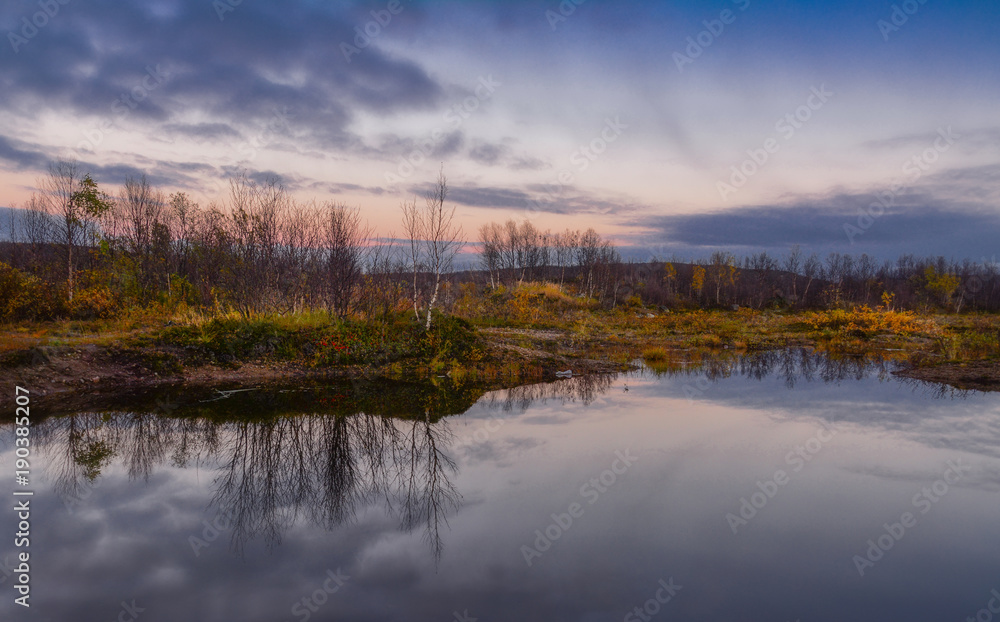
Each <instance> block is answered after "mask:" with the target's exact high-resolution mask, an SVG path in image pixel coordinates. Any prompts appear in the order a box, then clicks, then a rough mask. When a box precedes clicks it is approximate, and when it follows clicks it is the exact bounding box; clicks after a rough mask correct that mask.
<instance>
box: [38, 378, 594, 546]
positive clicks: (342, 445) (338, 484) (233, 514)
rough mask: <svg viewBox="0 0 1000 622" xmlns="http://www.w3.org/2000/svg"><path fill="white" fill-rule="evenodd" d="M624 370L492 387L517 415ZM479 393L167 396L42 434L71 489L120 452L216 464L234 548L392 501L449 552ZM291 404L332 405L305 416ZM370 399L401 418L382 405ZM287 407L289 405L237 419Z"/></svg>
mask: <svg viewBox="0 0 1000 622" xmlns="http://www.w3.org/2000/svg"><path fill="white" fill-rule="evenodd" d="M613 380H614V378H613V377H612V376H578V377H576V378H573V379H570V380H563V381H558V382H554V383H543V384H536V385H528V386H522V387H515V388H512V389H508V390H505V391H497V392H492V393H491V394H490V395H489V398H488V400H487V402H486V403H487V404H488V405H489V407H490V408H497V409H501V410H504V411H508V412H512V411H519V412H520V411H524V410H525V409H527V408H528V407H529V406H530V405H531V404H532V403H534V402H539V401H541V402H546V401H548V400H557V401H559V402H560V403H563V404H565V403H570V402H580V403H583V404H589V403H591V402H592V401H593V400H594V399H595V397H596V396H597V395H599V394H600V393H603V392H605V391H607V390H608V388H609V387H610V386H611V384H612V382H613ZM392 393H393V392H392V391H389V392H388V394H389V396H390V397H391V395H392ZM474 394H475V392H474V391H473V392H471V393H468V394H467V392H464V391H462V390H461V389H458V390H452V391H448V390H446V389H442V387H440V386H436V387H433V386H432V387H431V388H429V389H428V388H427V387H424V390H423V391H415V392H411V393H409V394H408V396H407V400H406V404H405V405H406V406H408V407H409V408H408V409H407V410H401V407H400V402H399V401H398V400H397V401H393V400H391V399H387V392H386V391H385V390H384V388H382V387H379V386H377V385H376V383H362V384H358V383H354V384H353V385H335V386H327V387H318V388H313V389H308V390H306V389H294V390H292V389H279V390H270V391H257V392H239V393H237V392H227V393H224V394H223V397H224V398H226V399H220V398H219V397H218V396H216V397H207V398H206V397H205V396H196V397H194V398H191V399H188V400H186V401H185V402H181V401H179V400H173V401H170V402H169V404H170V408H169V411H170V413H171V415H172V416H165V415H164V413H163V411H164V409H163V407H162V406H163V404H164V403H165V402H164V400H163V399H159V400H158V404H160V406H159V408H158V409H157V410H155V411H152V412H137V411H131V410H130V411H114V410H108V411H102V412H88V413H79V414H73V415H69V416H64V417H51V418H48V419H45V420H43V421H42V422H41V423H39V424H38V425H37V426H36V427H35V430H34V434H35V435H36V439H37V440H36V442H37V443H38V445H39V447H40V449H41V451H42V452H44V453H46V454H47V455H46V459H47V460H48V461H49V464H53V465H54V466H55V473H56V476H55V483H54V489H55V491H56V493H57V494H59V495H60V496H61V497H62V498H63V499H79V498H81V497H83V496H84V495H86V494H87V493H88V491H89V490H90V489H92V488H93V487H94V486H95V485H96V480H97V479H98V478H100V476H101V472H102V470H103V469H105V468H106V467H108V466H109V465H110V464H111V463H112V462H113V461H118V462H119V463H120V464H121V465H122V467H123V468H124V470H125V472H126V473H127V475H128V478H129V479H130V480H144V481H148V480H149V478H150V476H151V474H153V473H154V472H155V471H156V470H157V468H159V467H161V466H163V465H166V464H169V465H170V466H172V467H175V468H182V469H183V468H188V467H199V468H206V467H208V468H211V469H214V470H215V472H216V475H215V477H214V480H213V490H214V494H213V497H212V500H211V503H210V505H209V507H208V508H207V509H206V514H207V515H209V516H223V517H225V518H226V519H227V522H228V523H229V524H230V531H231V546H232V548H233V550H234V551H236V552H238V553H242V552H243V551H244V549H245V546H246V545H247V543H248V542H250V541H252V540H254V539H258V538H259V539H261V540H262V541H263V542H265V543H266V544H267V546H268V547H269V548H270V547H273V546H275V545H276V544H279V543H280V542H281V538H282V534H283V533H285V532H286V531H287V530H289V529H291V528H292V527H293V526H295V525H296V524H297V523H298V522H299V521H300V520H302V521H306V522H307V523H308V524H310V525H313V526H316V527H321V528H323V529H327V530H332V529H334V528H336V527H338V526H340V525H343V524H346V523H351V522H352V521H354V520H355V519H356V518H357V517H358V515H359V513H360V512H361V511H363V510H364V509H366V508H369V507H372V506H375V505H379V506H381V507H384V508H385V510H386V512H387V513H388V514H390V515H391V516H393V517H394V518H395V519H396V520H397V521H398V523H399V526H400V529H402V530H404V531H413V530H416V529H420V530H422V532H423V535H424V539H425V540H426V542H427V544H428V546H429V547H430V549H431V550H432V551H433V553H434V556H435V558H436V559H439V558H440V555H441V550H442V544H441V543H442V538H441V528H442V525H447V520H448V516H449V515H450V514H451V513H453V512H454V511H456V510H457V509H458V508H459V507H460V504H461V495H460V494H459V492H458V490H457V489H456V488H455V486H454V484H453V482H452V476H453V475H454V473H455V472H456V469H457V467H456V463H455V461H454V460H453V458H452V457H451V455H450V451H449V450H450V449H451V445H452V443H453V441H454V438H453V434H452V432H451V428H450V424H449V421H448V420H447V419H445V418H443V417H444V416H445V415H446V414H452V413H451V411H452V410H454V408H455V407H456V405H458V404H464V403H465V402H466V401H467V400H468V399H469V398H468V395H474ZM203 398H204V399H203ZM473 401H474V400H473ZM289 403H291V404H293V405H295V404H297V405H298V406H299V407H300V408H306V407H307V406H310V407H311V408H310V410H311V411H315V409H316V407H317V406H318V407H320V408H322V409H323V410H325V411H327V412H323V413H316V412H310V410H301V411H300V413H299V414H292V413H294V412H295V411H290V410H289V409H290V408H294V406H290V405H289ZM206 404H207V405H209V406H210V407H211V408H212V409H213V412H212V414H213V416H212V417H206V416H203V415H204V414H205V408H206ZM279 405H280V407H279ZM467 407H468V405H466V406H465V408H466V409H467ZM364 408H370V409H375V410H376V411H382V412H389V413H390V414H391V415H395V416H387V415H384V414H369V413H367V412H364V410H363V409H364ZM415 409H421V410H422V412H421V410H415ZM275 410H277V411H278V412H282V413H285V414H282V415H279V416H270V417H256V416H253V417H252V418H250V419H247V418H246V417H244V418H236V417H235V416H234V413H236V412H243V413H246V414H249V415H254V414H255V413H258V412H262V411H263V412H274V411H275ZM330 410H334V411H335V412H334V413H330V412H329V411H330ZM347 413H350V414H347ZM192 415H194V416H192ZM401 415H405V418H403V417H402V416H401Z"/></svg>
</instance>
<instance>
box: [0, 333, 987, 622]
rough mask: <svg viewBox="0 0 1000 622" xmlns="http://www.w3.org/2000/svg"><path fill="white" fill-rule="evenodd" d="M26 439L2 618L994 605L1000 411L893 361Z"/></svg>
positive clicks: (771, 613)
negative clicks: (20, 567)
mask: <svg viewBox="0 0 1000 622" xmlns="http://www.w3.org/2000/svg"><path fill="white" fill-rule="evenodd" d="M208 400H213V401H208ZM44 407H45V404H44V403H43V402H39V401H36V402H35V404H34V410H33V414H35V416H36V419H37V418H38V416H39V414H40V413H42V411H43V409H44ZM366 413H367V414H366ZM382 414H393V415H397V416H396V417H387V416H382ZM236 417H239V419H237V418H236ZM32 434H33V440H34V441H35V443H36V445H37V447H36V456H35V463H34V464H33V469H34V471H33V473H35V474H36V475H35V479H36V482H37V483H36V485H35V491H36V496H35V497H34V498H33V500H32V506H33V514H32V520H33V525H32V545H31V555H32V559H33V562H34V563H33V565H32V571H33V574H32V598H31V602H32V607H31V609H30V611H28V612H26V611H24V610H23V609H22V608H21V607H16V606H15V605H13V598H14V593H13V590H12V589H11V588H10V585H11V579H10V578H8V577H7V575H6V572H3V573H0V579H4V582H3V584H2V585H3V586H4V588H3V593H4V594H5V596H4V597H3V599H2V600H0V619H3V620H9V619H32V620H58V621H63V620H75V621H80V622H84V621H89V620H95V621H96V620H100V621H106V620H114V619H121V620H128V619H129V618H130V616H132V615H133V614H132V613H131V611H133V610H132V609H131V607H132V603H133V602H134V606H135V607H136V608H138V609H141V612H138V617H137V618H136V619H138V620H141V621H142V622H155V621H170V622H173V621H177V620H213V621H215V620H218V621H232V620H251V621H256V620H262V621H263V620H267V621H274V620H359V621H360V620H436V621H440V622H446V621H449V620H451V621H455V620H472V619H478V620H482V621H483V622H486V621H489V620H573V621H598V620H609V621H611V620H719V621H722V620H774V621H776V622H777V621H781V622H784V621H792V620H801V621H802V622H812V621H817V622H818V621H822V620H854V621H862V620H936V621H942V620H965V619H967V618H969V617H973V618H975V616H976V615H977V613H979V614H980V616H981V617H980V619H983V620H985V619H986V618H985V617H983V616H984V615H990V616H991V617H992V616H1000V614H991V613H989V612H988V611H987V613H986V614H982V613H981V610H984V609H988V607H989V606H990V604H991V602H992V604H993V606H994V607H995V608H996V609H998V610H1000V599H997V600H992V601H991V599H994V598H995V596H993V595H991V591H993V590H997V594H1000V394H992V395H991V394H980V393H967V394H961V393H955V392H950V391H943V390H939V389H936V388H935V387H933V386H931V385H924V384H919V383H912V382H903V381H900V380H898V379H896V378H895V377H893V376H891V375H889V374H888V368H887V366H885V365H879V364H867V363H861V362H858V361H850V360H849V361H839V362H838V361H830V360H827V359H825V358H823V357H820V356H817V355H811V354H807V353H805V352H801V351H788V352H783V353H775V352H771V353H765V354H761V355H757V356H753V357H749V358H745V359H741V360H740V359H733V360H731V361H728V362H723V361H716V362H714V363H712V364H711V365H708V366H705V367H698V366H687V367H685V366H673V367H672V369H671V371H670V372H669V373H661V374H659V375H658V374H656V373H655V372H653V371H652V370H644V371H643V372H641V373H635V374H631V375H623V376H618V377H598V378H584V379H573V380H571V381H563V382H559V383H554V384H547V385H535V386H527V387H521V388H518V389H514V390H510V391H499V392H493V393H487V394H485V395H482V396H479V395H478V394H476V393H475V392H474V391H464V392H463V391H453V390H449V388H448V387H447V386H445V385H437V386H435V385H423V386H419V387H418V386H408V385H401V384H395V385H372V384H367V383H355V384H354V385H345V386H334V387H325V388H319V389H317V388H310V389H303V388H298V389H295V390H285V391H268V392H263V391H245V392H239V393H231V394H215V395H169V394H165V395H160V396H154V397H150V398H148V399H147V400H146V403H145V404H144V405H143V406H131V407H128V408H123V407H118V408H115V407H109V406H100V407H97V408H95V409H94V410H93V411H92V412H81V413H78V414H74V415H70V416H58V417H50V418H48V419H45V420H42V421H36V425H35V427H34V428H33V430H32ZM12 438H13V437H12V428H11V426H10V425H9V424H5V425H4V426H2V435H0V448H2V449H0V466H3V468H4V470H5V471H11V470H13V460H14V456H13V448H12ZM5 505H6V506H8V507H7V508H6V510H5V512H4V513H3V515H2V516H3V519H2V520H3V522H2V524H3V525H5V526H6V527H4V531H5V532H9V533H10V534H12V533H13V531H14V530H13V526H14V525H15V516H14V514H13V512H11V511H10V507H9V506H10V504H5ZM3 542H4V545H3V547H0V556H3V555H11V554H12V553H13V548H12V547H11V546H10V545H11V544H12V542H11V539H10V538H7V537H6V536H5V537H4V540H3ZM11 559H12V558H11ZM123 603H125V605H126V606H125V607H124V608H123ZM637 608H638V609H637ZM997 619H1000V617H998V618H997Z"/></svg>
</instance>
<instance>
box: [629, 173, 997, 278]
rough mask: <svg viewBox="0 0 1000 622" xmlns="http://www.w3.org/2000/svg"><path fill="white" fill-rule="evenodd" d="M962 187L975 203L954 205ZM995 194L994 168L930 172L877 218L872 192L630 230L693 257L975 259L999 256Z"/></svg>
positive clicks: (663, 219)
mask: <svg viewBox="0 0 1000 622" xmlns="http://www.w3.org/2000/svg"><path fill="white" fill-rule="evenodd" d="M970 181H971V182H976V184H977V187H978V188H979V192H978V194H977V196H965V197H963V198H962V199H958V198H956V197H955V196H954V192H953V190H954V189H955V188H956V187H958V188H962V189H964V188H967V185H966V184H967V183H968V182H970ZM956 184H957V186H956ZM998 188H1000V167H996V166H986V167H975V168H967V169H956V170H951V171H943V172H941V173H937V174H935V175H933V176H931V177H929V178H928V179H927V181H926V182H924V183H921V184H919V185H918V186H916V187H914V188H912V189H909V190H902V191H900V192H899V193H897V194H896V195H895V196H894V197H893V198H892V201H891V203H890V205H889V206H888V207H887V208H885V209H884V211H883V210H881V209H879V208H878V207H873V205H879V204H878V201H879V195H878V194H877V193H838V194H831V195H828V196H818V197H805V198H800V199H797V200H793V201H789V202H787V203H782V204H774V205H751V206H743V207H736V208H730V209H725V210H720V211H714V212H709V213H703V214H679V215H666V216H653V217H649V218H644V219H640V220H639V221H638V222H636V223H633V224H640V225H645V226H648V227H649V228H650V229H652V230H654V231H655V232H656V233H655V234H654V235H653V236H652V239H654V240H655V241H656V242H659V243H660V244H669V245H673V246H674V247H676V248H678V249H682V250H684V251H685V252H693V253H695V254H704V253H705V252H707V251H710V250H711V249H716V248H724V249H730V250H735V251H741V250H746V249H752V248H777V249H787V248H788V247H790V246H792V245H796V244H799V245H801V246H803V247H805V248H808V249H811V250H814V251H817V252H850V253H861V252H868V253H872V254H878V255H880V256H883V257H891V256H894V255H896V254H901V253H914V254H918V255H945V256H950V257H972V258H977V259H978V258H980V257H992V256H994V255H995V254H997V253H998V251H1000V248H998V246H1000V244H998V243H997V240H1000V211H998V210H997V209H996V204H995V203H992V202H990V200H991V199H995V198H996V196H997V194H998ZM885 196H886V195H885V194H882V197H883V198H884V197H885ZM637 241H638V240H637ZM647 241H648V240H647ZM639 245H640V246H642V243H641V242H640V243H639Z"/></svg>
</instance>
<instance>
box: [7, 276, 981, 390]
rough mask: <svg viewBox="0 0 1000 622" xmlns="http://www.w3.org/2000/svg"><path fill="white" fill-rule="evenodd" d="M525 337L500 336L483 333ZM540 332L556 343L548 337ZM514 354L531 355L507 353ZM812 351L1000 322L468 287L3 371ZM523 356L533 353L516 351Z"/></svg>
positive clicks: (70, 341) (170, 324) (26, 329)
mask: <svg viewBox="0 0 1000 622" xmlns="http://www.w3.org/2000/svg"><path fill="white" fill-rule="evenodd" d="M492 327H506V328H515V329H525V330H524V331H523V333H524V334H519V335H508V336H504V337H499V336H497V335H495V334H492V333H484V332H482V331H478V330H477V329H481V328H492ZM533 330H546V331H549V332H550V333H552V332H553V331H554V332H555V334H557V335H558V338H553V336H552V334H548V335H546V336H542V335H541V334H535V333H533V332H532V331H533ZM504 344H507V345H510V346H518V347H520V349H521V350H517V348H505V347H501V346H503V345H504ZM796 345H807V346H811V347H814V348H816V349H818V350H822V351H825V352H828V353H831V354H835V355H846V356H856V355H860V354H865V353H868V352H874V351H880V352H891V353H892V354H891V356H893V357H895V358H909V359H910V360H911V361H913V362H916V363H919V364H930V363H936V362H946V361H972V360H995V359H997V358H1000V317H998V316H997V315H992V314H965V315H954V314H926V315H921V314H917V313H914V312H909V311H894V310H887V309H872V308H869V307H858V308H853V309H831V310H823V311H806V312H786V311H756V310H751V309H746V308H743V309H740V310H738V311H716V310H690V311H678V312H670V311H662V310H660V309H656V308H644V307H642V306H641V305H636V304H634V303H633V304H631V305H629V306H628V307H622V306H619V307H618V308H616V309H611V310H606V309H602V308H601V307H600V306H599V305H598V304H597V302H596V301H594V300H592V299H587V298H583V297H576V296H571V295H569V294H567V293H566V292H565V291H564V290H562V289H561V288H559V287H558V286H557V285H554V284H549V283H545V284H538V283H526V284H523V285H520V286H517V287H513V288H509V289H507V288H498V289H497V290H494V291H490V292H488V293H485V294H484V293H481V292H477V291H476V290H475V288H474V287H471V286H465V285H463V286H460V287H459V288H458V291H457V292H456V297H455V300H454V301H453V303H452V305H451V309H450V315H448V316H442V317H440V318H436V320H435V323H434V328H433V329H432V330H431V331H430V332H425V331H424V330H423V327H422V326H421V325H420V324H419V323H418V322H417V321H416V320H415V318H414V317H413V315H412V313H405V312H400V313H398V314H396V315H393V316H390V317H388V318H386V319H384V320H377V321H376V320H365V319H360V318H345V319H337V318H331V317H330V316H329V315H328V314H327V313H325V312H315V311H313V312H303V313H295V314H289V315H282V316H261V317H250V318H247V317H243V316H240V315H237V314H230V313H208V312H205V311H197V310H191V309H187V308H185V309H183V310H181V311H179V312H175V313H166V312H163V311H162V310H149V311H143V312H138V313H131V314H129V315H126V316H123V317H119V318H115V319H95V320H87V321H79V320H77V321H57V322H44V323H22V324H17V325H8V326H6V327H4V328H3V329H2V330H0V367H18V366H20V365H25V364H28V363H26V362H25V361H28V362H30V361H32V360H38V357H37V356H36V355H35V353H37V352H38V351H39V350H40V349H41V350H44V349H55V350H59V349H67V348H68V349H72V348H80V347H83V346H92V347H97V348H104V349H106V350H113V349H114V348H121V349H123V350H124V351H127V352H128V353H129V355H130V356H131V357H132V358H136V357H138V359H139V360H141V361H142V365H143V366H144V367H146V368H149V369H152V370H154V371H156V373H161V374H172V373H178V372H179V371H180V370H182V369H184V368H187V367H192V366H205V365H217V366H222V367H231V368H232V367H239V366H240V365H242V364H243V363H246V362H250V361H254V362H263V363H280V364H286V363H287V364H293V365H296V366H299V367H302V368H306V369H314V370H321V369H338V368H344V369H354V368H370V369H377V370H379V373H383V374H386V375H396V376H405V375H406V374H409V373H425V374H431V375H434V376H438V375H445V376H449V377H450V378H452V379H458V380H460V381H468V382H480V381H484V380H488V379H496V378H510V379H512V380H515V379H523V378H525V377H535V376H539V375H540V374H541V373H542V372H543V368H544V367H545V366H546V365H549V366H551V363H543V362H542V361H540V360H534V359H531V358H530V357H528V356H527V355H526V354H525V353H524V352H525V351H527V350H531V351H542V352H544V353H546V355H548V356H550V357H563V358H567V359H573V358H577V359H580V358H589V359H595V360H598V361H605V362H612V363H618V364H628V363H630V362H632V361H634V360H636V359H638V358H641V359H642V360H644V361H645V362H646V363H647V364H648V365H650V366H660V367H669V366H671V365H674V364H675V363H674V362H673V361H676V358H677V357H676V356H675V355H674V353H675V352H676V351H677V350H684V351H686V356H687V357H688V358H690V357H691V356H693V355H697V353H699V352H705V353H708V352H716V351H730V352H734V353H736V352H744V351H752V350H758V349H767V348H777V347H787V346H796ZM518 351H520V352H521V354H517V353H516V352H518Z"/></svg>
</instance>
